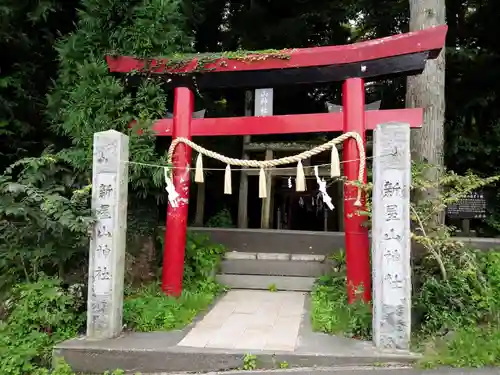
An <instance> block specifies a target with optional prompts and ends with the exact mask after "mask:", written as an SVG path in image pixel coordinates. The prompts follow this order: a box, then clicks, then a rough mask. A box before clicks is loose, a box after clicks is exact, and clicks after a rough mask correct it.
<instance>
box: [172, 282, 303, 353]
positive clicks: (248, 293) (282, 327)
mask: <svg viewBox="0 0 500 375" xmlns="http://www.w3.org/2000/svg"><path fill="white" fill-rule="evenodd" d="M304 301H305V293H301V292H269V291H257V290H231V291H229V292H228V293H227V294H226V295H225V296H224V297H223V298H222V299H221V300H220V301H219V302H218V303H217V304H216V305H215V307H214V308H213V309H212V310H211V311H210V312H209V313H208V314H207V315H206V316H205V317H204V318H203V319H202V320H201V321H200V322H198V323H197V324H196V326H195V327H194V328H193V329H192V330H191V331H190V332H189V333H188V334H187V335H186V336H185V337H184V339H183V340H182V341H181V342H179V344H178V346H189V347H195V348H219V349H253V350H279V351H294V350H295V346H296V343H297V337H298V334H299V328H300V323H301V319H302V316H303V314H304Z"/></svg>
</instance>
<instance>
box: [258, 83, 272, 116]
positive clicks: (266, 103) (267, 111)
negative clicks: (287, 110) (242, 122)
mask: <svg viewBox="0 0 500 375" xmlns="http://www.w3.org/2000/svg"><path fill="white" fill-rule="evenodd" d="M272 115H273V89H257V90H255V112H254V116H272Z"/></svg>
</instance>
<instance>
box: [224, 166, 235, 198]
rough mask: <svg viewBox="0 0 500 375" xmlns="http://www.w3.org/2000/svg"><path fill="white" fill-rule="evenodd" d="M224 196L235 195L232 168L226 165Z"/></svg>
mask: <svg viewBox="0 0 500 375" xmlns="http://www.w3.org/2000/svg"><path fill="white" fill-rule="evenodd" d="M224 194H228V195H231V194H233V191H232V187H231V166H230V165H229V164H228V165H226V171H225V172H224Z"/></svg>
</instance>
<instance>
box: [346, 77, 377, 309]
mask: <svg viewBox="0 0 500 375" xmlns="http://www.w3.org/2000/svg"><path fill="white" fill-rule="evenodd" d="M342 106H343V117H344V121H343V124H344V133H347V132H356V133H358V134H359V135H360V136H361V138H362V139H363V145H364V146H366V127H365V85H364V81H363V79H361V78H349V79H347V80H346V81H345V82H344V84H343V86H342ZM343 160H344V175H345V177H346V178H347V180H348V181H357V180H358V171H359V163H360V160H359V151H358V149H357V147H356V141H355V140H354V139H352V138H348V139H347V140H346V141H345V142H344V147H343ZM362 182H363V183H366V166H365V170H364V181H362ZM356 194H357V187H356V186H355V185H352V184H349V183H346V184H345V185H344V228H345V230H344V231H345V250H346V268H347V293H348V300H349V303H352V302H353V301H355V300H356V299H357V298H358V297H357V296H356V293H357V291H358V290H359V289H361V288H362V290H363V294H362V298H363V300H364V301H366V302H369V301H370V300H371V272H370V243H369V240H368V229H367V228H366V227H365V226H364V225H363V223H364V222H365V221H366V217H365V216H362V215H359V213H358V211H360V210H364V208H365V196H364V194H363V196H362V198H361V207H356V206H355V202H356Z"/></svg>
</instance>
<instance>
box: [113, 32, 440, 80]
mask: <svg viewBox="0 0 500 375" xmlns="http://www.w3.org/2000/svg"><path fill="white" fill-rule="evenodd" d="M446 32H447V26H446V25H442V26H436V27H432V28H428V29H424V30H420V31H416V32H410V33H405V34H399V35H394V36H390V37H385V38H380V39H374V40H369V41H363V42H358V43H353V44H347V45H339V46H324V47H311V48H297V49H288V50H280V51H260V52H232V53H229V52H228V53H218V54H217V53H215V54H193V55H183V56H172V57H170V58H167V57H166V58H151V59H139V58H135V57H131V56H106V61H107V64H108V67H109V70H110V72H113V73H129V72H134V71H138V72H148V73H154V74H162V75H167V76H168V77H169V78H171V80H169V81H170V82H171V84H173V85H178V84H186V82H187V80H191V81H192V77H196V83H197V85H198V86H199V87H200V88H215V87H266V86H278V85H286V84H298V83H322V82H334V81H342V80H344V79H346V78H350V77H361V78H368V79H369V78H375V77H381V76H388V75H394V74H414V73H418V72H420V71H422V70H423V69H424V67H425V63H426V61H427V60H428V59H433V58H435V57H436V56H437V55H438V53H439V51H440V50H441V49H442V48H443V46H444V43H445V38H446Z"/></svg>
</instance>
